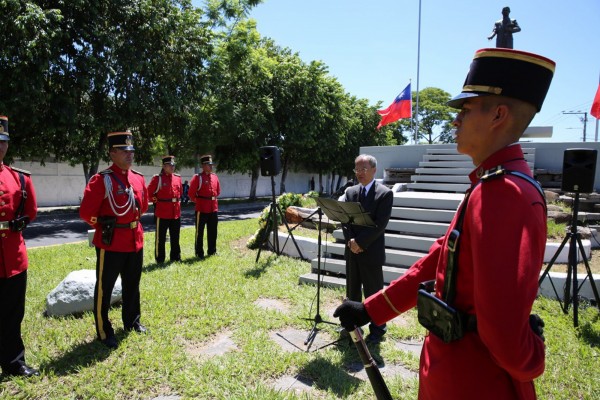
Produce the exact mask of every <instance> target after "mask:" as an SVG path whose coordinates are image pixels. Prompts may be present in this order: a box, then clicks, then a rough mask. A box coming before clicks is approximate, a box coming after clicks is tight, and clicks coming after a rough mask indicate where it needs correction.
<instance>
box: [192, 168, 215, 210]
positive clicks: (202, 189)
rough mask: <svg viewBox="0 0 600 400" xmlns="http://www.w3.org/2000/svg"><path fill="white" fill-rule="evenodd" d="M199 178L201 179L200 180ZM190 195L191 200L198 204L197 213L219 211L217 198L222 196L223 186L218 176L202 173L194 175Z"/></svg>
mask: <svg viewBox="0 0 600 400" xmlns="http://www.w3.org/2000/svg"><path fill="white" fill-rule="evenodd" d="M199 176H200V178H198V177H199ZM200 181H202V182H200ZM188 193H189V196H190V200H191V201H193V202H194V203H196V208H195V209H196V211H199V212H201V213H212V212H216V211H219V202H218V200H217V197H219V195H220V194H221V184H220V183H219V178H217V175H216V174H214V173H212V172H211V173H210V174H205V173H204V172H201V173H200V174H196V175H194V176H193V177H192V180H191V181H190V190H189V192H188Z"/></svg>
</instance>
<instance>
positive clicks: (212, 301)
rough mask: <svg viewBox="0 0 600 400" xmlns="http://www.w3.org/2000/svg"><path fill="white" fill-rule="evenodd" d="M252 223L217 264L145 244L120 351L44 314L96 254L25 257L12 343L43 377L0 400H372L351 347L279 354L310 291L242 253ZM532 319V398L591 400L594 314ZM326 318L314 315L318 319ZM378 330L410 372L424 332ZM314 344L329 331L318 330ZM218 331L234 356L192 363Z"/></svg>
mask: <svg viewBox="0 0 600 400" xmlns="http://www.w3.org/2000/svg"><path fill="white" fill-rule="evenodd" d="M256 225H257V221H256V220H243V221H232V222H223V223H221V224H220V225H219V242H218V251H219V254H218V255H217V256H214V257H210V258H207V259H205V260H203V261H200V260H198V259H196V258H192V257H191V255H192V254H193V248H192V240H193V233H194V231H193V229H190V228H187V229H183V230H182V238H181V244H182V252H183V256H184V260H183V261H182V262H179V263H172V264H167V265H165V266H158V265H156V264H155V263H154V259H153V257H152V251H153V248H152V243H153V240H154V236H153V234H147V237H146V243H147V245H146V249H145V265H144V273H143V276H142V282H141V292H142V322H143V323H144V324H145V325H146V326H147V327H148V328H149V329H150V334H149V335H138V334H130V335H126V334H125V333H124V332H123V331H122V322H121V316H120V312H121V309H120V307H114V308H113V309H111V311H110V318H111V320H112V322H113V326H115V328H116V330H117V338H118V339H119V341H120V346H119V348H118V349H117V350H115V351H109V350H107V349H106V348H104V346H103V345H101V344H100V343H99V342H97V341H96V339H95V332H94V321H93V316H92V314H91V313H84V314H83V315H81V316H78V317H64V318H47V317H44V316H43V311H44V309H45V298H46V295H47V294H48V293H49V292H50V291H51V290H52V289H53V288H54V287H55V286H56V285H57V284H58V283H59V282H60V281H61V280H62V279H63V278H64V277H65V276H66V275H67V274H68V273H69V272H71V271H74V270H78V269H94V268H95V252H94V250H93V249H92V248H90V247H88V246H87V244H85V243H79V244H69V245H62V246H54V247H47V248H36V249H31V250H29V258H30V270H29V282H28V292H27V310H26V316H25V320H24V322H23V336H24V341H25V344H26V349H27V350H26V352H27V353H26V354H27V360H28V362H29V363H30V364H31V365H33V366H35V367H39V368H40V369H41V371H42V376H41V377H39V378H33V379H29V380H24V379H21V378H11V379H8V378H6V377H3V378H2V380H0V398H1V399H91V398H93V399H152V398H155V397H157V396H161V395H163V396H168V395H179V396H182V397H183V398H185V399H309V398H310V399H337V398H342V399H355V398H373V393H372V389H371V387H370V385H369V383H368V382H363V381H361V380H358V379H356V378H355V377H352V376H350V375H348V374H347V373H346V372H345V368H346V367H347V366H348V364H349V363H354V362H359V357H358V355H357V353H356V350H355V349H354V348H353V347H337V346H330V347H327V348H325V349H322V350H319V351H317V352H312V353H306V352H287V351H284V350H282V349H281V348H280V346H279V345H278V344H276V343H275V342H274V341H273V340H272V339H271V338H270V335H271V334H273V333H275V332H279V331H282V330H285V329H288V328H294V329H298V330H301V331H305V332H306V333H308V331H309V330H310V327H311V323H310V322H309V321H306V320H304V318H306V317H312V316H314V313H315V294H316V290H315V287H314V286H311V285H299V284H298V277H299V276H300V275H302V274H304V273H306V272H309V270H310V264H309V263H308V262H303V261H299V260H294V259H290V258H287V257H285V256H280V257H275V256H274V255H273V254H271V253H270V252H268V251H263V252H262V253H261V257H260V258H259V261H258V263H255V258H256V251H254V250H252V251H251V250H248V249H246V247H245V243H246V240H247V238H248V237H249V236H250V235H251V234H252V233H253V232H254V231H255V230H256ZM343 297H344V292H343V290H341V289H329V288H325V289H323V290H321V306H322V310H324V309H325V310H328V311H327V312H330V311H331V310H332V309H333V308H334V307H335V305H337V304H339V302H340V301H341V300H342V298H343ZM261 298H267V299H277V300H280V301H282V302H284V303H285V304H286V306H287V307H288V310H287V311H286V312H278V311H274V310H269V309H264V308H261V307H258V306H257V305H255V301H256V300H258V299H261ZM535 311H536V312H538V313H539V314H540V315H541V316H542V317H543V318H544V320H545V321H546V345H547V360H546V373H545V374H544V375H543V376H542V377H541V378H540V379H538V381H537V383H536V384H537V388H538V395H539V398H540V399H552V400H555V399H556V400H558V399H573V398H577V399H594V398H598V392H597V390H598V388H599V387H600V361H599V359H600V357H599V356H600V318H599V316H598V310H597V309H596V308H592V307H587V308H586V307H580V310H579V311H580V316H579V322H580V327H579V328H578V329H575V328H573V323H572V317H571V315H570V314H569V315H564V314H563V313H562V312H561V311H560V307H559V304H558V303H557V302H554V301H551V300H548V299H538V300H537V301H536V303H535ZM322 315H325V312H322ZM396 320H397V321H396V322H395V323H392V324H389V335H388V340H386V341H384V342H383V343H382V345H381V347H380V348H378V349H373V355H374V357H375V358H376V359H378V360H381V361H385V363H386V364H387V365H395V364H402V365H404V366H405V367H406V368H409V369H411V370H412V371H417V369H418V357H416V356H414V355H413V354H411V353H407V352H404V351H402V350H400V349H398V348H397V347H396V346H395V345H394V342H395V340H415V339H416V340H418V339H421V338H422V337H423V335H424V333H425V331H424V329H423V328H421V327H420V326H419V325H418V323H417V322H416V315H415V312H414V310H412V311H410V312H408V313H405V314H404V315H402V316H401V317H399V318H397V319H396ZM320 327H321V328H322V329H323V331H324V332H323V333H322V334H323V335H326V334H329V335H331V336H332V337H335V335H336V332H335V330H336V327H335V326H332V325H329V324H321V325H320ZM224 332H226V333H229V334H230V335H231V340H232V341H233V343H234V345H235V349H234V350H233V351H231V352H229V353H226V354H224V355H221V356H217V357H212V358H209V357H205V356H202V349H203V347H204V346H206V344H208V343H210V342H211V341H214V340H215V338H216V337H217V336H218V335H219V334H221V333H224ZM283 376H292V377H293V376H302V377H305V378H308V379H311V380H312V381H313V382H314V385H313V386H314V389H313V390H312V391H311V392H310V393H295V392H293V391H279V390H276V389H273V386H272V383H273V382H274V381H276V380H277V379H279V378H281V377H283ZM386 383H387V384H388V387H389V388H390V391H391V393H392V395H393V397H394V398H395V399H415V398H416V393H417V385H418V383H417V381H416V379H408V380H406V379H402V378H401V377H399V376H398V377H393V378H386Z"/></svg>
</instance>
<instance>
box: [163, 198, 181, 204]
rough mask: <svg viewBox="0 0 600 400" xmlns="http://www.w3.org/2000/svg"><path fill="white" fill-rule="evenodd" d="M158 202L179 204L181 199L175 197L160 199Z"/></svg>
mask: <svg viewBox="0 0 600 400" xmlns="http://www.w3.org/2000/svg"><path fill="white" fill-rule="evenodd" d="M158 201H166V202H169V203H177V202H178V201H179V198H177V197H173V198H172V199H158Z"/></svg>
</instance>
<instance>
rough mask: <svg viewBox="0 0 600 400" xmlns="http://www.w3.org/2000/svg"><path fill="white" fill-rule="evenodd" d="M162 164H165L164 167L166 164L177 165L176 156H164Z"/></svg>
mask: <svg viewBox="0 0 600 400" xmlns="http://www.w3.org/2000/svg"><path fill="white" fill-rule="evenodd" d="M162 163H163V165H165V164H168V165H175V156H164V157H163V158H162Z"/></svg>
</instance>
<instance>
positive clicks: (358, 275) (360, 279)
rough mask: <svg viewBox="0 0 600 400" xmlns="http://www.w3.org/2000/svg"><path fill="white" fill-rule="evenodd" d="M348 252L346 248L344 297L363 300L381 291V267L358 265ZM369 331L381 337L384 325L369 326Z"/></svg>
mask: <svg viewBox="0 0 600 400" xmlns="http://www.w3.org/2000/svg"><path fill="white" fill-rule="evenodd" d="M349 253H350V250H349V249H348V248H346V297H348V299H349V300H353V301H361V302H362V300H363V293H364V296H365V299H366V298H367V297H369V296H371V295H373V294H375V293H377V292H379V291H380V290H381V289H383V266H382V265H374V264H366V263H360V262H358V261H357V260H356V257H353V256H352V255H351V254H349ZM369 331H370V332H371V333H372V334H374V335H378V336H382V335H383V334H384V333H385V332H386V331H387V328H386V325H385V324H383V325H375V324H373V323H371V324H369Z"/></svg>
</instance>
